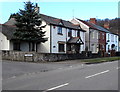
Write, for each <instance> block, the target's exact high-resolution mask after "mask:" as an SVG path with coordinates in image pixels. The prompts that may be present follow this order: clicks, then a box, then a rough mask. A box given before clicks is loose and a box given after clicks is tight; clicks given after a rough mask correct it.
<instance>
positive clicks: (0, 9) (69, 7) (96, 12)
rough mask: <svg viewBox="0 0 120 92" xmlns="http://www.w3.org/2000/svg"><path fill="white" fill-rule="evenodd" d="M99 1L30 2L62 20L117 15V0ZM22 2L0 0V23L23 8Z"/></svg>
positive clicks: (42, 11) (41, 11)
mask: <svg viewBox="0 0 120 92" xmlns="http://www.w3.org/2000/svg"><path fill="white" fill-rule="evenodd" d="M17 1H19V0H17ZM41 1H42V0H41ZM58 1H59V0H58ZM64 1H65V0H64ZM98 1H99V0H98ZM100 1H101V2H100ZM100 1H99V2H95V1H94V0H92V1H91V2H90V1H89V2H88V1H87V0H84V2H83V1H79V2H78V1H76V0H74V2H73V1H69V2H68V1H66V2H47V1H46V2H38V0H34V1H32V2H34V4H35V3H36V2H37V3H38V5H39V7H40V13H42V14H45V15H49V16H53V17H56V18H60V19H64V20H71V19H72V18H73V17H77V18H79V19H83V20H88V19H89V18H97V19H105V18H109V19H113V18H116V17H118V1H117V0H109V1H107V0H106V2H105V0H103V1H102V0H100ZM23 2H24V1H22V0H21V1H20V2H15V0H12V1H11V2H8V1H4V2H3V1H0V15H2V16H0V23H4V22H6V21H7V20H8V18H9V16H10V14H12V13H17V12H18V11H19V9H24V3H23Z"/></svg>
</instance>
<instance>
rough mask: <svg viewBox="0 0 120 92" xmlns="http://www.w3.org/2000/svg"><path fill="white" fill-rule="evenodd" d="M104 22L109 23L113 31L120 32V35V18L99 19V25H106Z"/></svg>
mask: <svg viewBox="0 0 120 92" xmlns="http://www.w3.org/2000/svg"><path fill="white" fill-rule="evenodd" d="M104 23H109V30H110V32H112V33H115V34H119V36H120V18H115V19H104V20H101V19H97V25H100V26H102V27H104Z"/></svg>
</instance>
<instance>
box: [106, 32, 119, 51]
mask: <svg viewBox="0 0 120 92" xmlns="http://www.w3.org/2000/svg"><path fill="white" fill-rule="evenodd" d="M106 43H107V44H106V52H110V50H115V51H119V36H118V35H117V34H114V33H111V32H110V33H107V34H106Z"/></svg>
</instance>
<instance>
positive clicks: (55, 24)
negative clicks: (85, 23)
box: [0, 14, 85, 53]
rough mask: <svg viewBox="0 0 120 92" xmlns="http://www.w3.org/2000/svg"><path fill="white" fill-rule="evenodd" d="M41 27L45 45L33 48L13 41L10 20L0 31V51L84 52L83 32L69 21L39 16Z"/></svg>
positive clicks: (38, 44)
mask: <svg viewBox="0 0 120 92" xmlns="http://www.w3.org/2000/svg"><path fill="white" fill-rule="evenodd" d="M40 16H41V19H42V25H46V27H45V28H44V29H43V31H46V33H45V38H47V41H46V42H45V43H37V44H36V45H35V46H34V47H32V44H31V46H29V44H28V42H27V41H20V42H18V41H17V40H16V39H14V36H13V33H14V31H15V26H14V23H15V20H14V19H13V18H12V19H10V20H8V21H7V22H6V23H5V24H4V25H1V31H0V45H1V48H0V50H20V51H26V52H27V51H29V50H30V49H31V50H30V51H32V48H34V49H35V51H36V52H40V53H80V52H81V51H84V50H85V31H84V30H82V29H81V28H80V26H78V25H74V24H72V23H71V22H69V21H65V20H62V19H58V18H54V17H50V16H46V15H43V14H40Z"/></svg>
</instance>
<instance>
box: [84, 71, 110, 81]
mask: <svg viewBox="0 0 120 92" xmlns="http://www.w3.org/2000/svg"><path fill="white" fill-rule="evenodd" d="M109 71H110V70H106V71H103V72H100V73H96V74H93V75H90V76H87V77H85V78H86V79H87V78H91V77H94V76H97V75H100V74H104V73H107V72H109Z"/></svg>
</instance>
